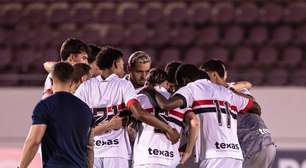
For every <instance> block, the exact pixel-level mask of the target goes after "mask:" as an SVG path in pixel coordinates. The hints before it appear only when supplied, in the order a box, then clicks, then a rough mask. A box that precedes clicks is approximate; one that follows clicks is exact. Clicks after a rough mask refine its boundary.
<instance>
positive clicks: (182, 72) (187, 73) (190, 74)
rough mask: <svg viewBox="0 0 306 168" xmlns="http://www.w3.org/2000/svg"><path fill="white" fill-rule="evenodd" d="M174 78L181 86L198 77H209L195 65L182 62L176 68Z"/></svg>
mask: <svg viewBox="0 0 306 168" xmlns="http://www.w3.org/2000/svg"><path fill="white" fill-rule="evenodd" d="M175 79H176V82H177V84H178V87H182V86H185V85H186V84H188V83H189V82H193V81H195V80H198V79H209V76H208V75H207V73H206V72H203V71H201V70H199V69H198V68H197V67H196V66H195V65H192V64H182V65H180V66H179V67H178V68H177V71H176V73H175Z"/></svg>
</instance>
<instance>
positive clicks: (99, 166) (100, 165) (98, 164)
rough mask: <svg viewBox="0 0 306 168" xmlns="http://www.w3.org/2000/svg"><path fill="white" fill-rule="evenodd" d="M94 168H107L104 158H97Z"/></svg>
mask: <svg viewBox="0 0 306 168" xmlns="http://www.w3.org/2000/svg"><path fill="white" fill-rule="evenodd" d="M93 168H105V167H103V158H101V157H95V158H94V164H93Z"/></svg>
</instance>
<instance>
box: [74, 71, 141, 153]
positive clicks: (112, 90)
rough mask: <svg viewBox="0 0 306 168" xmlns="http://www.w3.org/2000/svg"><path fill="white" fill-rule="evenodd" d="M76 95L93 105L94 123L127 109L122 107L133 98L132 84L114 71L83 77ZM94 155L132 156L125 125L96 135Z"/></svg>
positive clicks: (101, 121)
mask: <svg viewBox="0 0 306 168" xmlns="http://www.w3.org/2000/svg"><path fill="white" fill-rule="evenodd" d="M75 95H76V96H77V97H79V98H80V99H81V100H83V101H84V102H85V103H87V105H88V106H89V107H90V108H92V110H93V113H94V116H95V123H96V125H99V124H103V123H104V122H107V121H108V120H110V119H111V118H112V117H113V116H114V115H117V114H122V113H124V112H126V110H125V107H126V106H128V105H129V104H130V103H131V102H133V101H134V100H136V93H135V89H134V87H133V85H132V84H131V83H130V82H129V81H127V80H124V79H120V78H119V77H118V76H117V75H115V74H113V75H110V76H109V77H107V78H106V79H102V77H101V76H97V77H96V78H92V79H90V80H88V81H85V82H84V83H83V84H81V85H80V87H79V88H78V89H77V91H76V93H75ZM94 139H95V148H94V152H95V153H94V154H95V157H119V158H124V159H130V158H131V147H130V141H129V138H128V134H127V129H126V128H121V129H118V130H111V131H108V132H106V133H104V134H102V135H99V136H95V138H94Z"/></svg>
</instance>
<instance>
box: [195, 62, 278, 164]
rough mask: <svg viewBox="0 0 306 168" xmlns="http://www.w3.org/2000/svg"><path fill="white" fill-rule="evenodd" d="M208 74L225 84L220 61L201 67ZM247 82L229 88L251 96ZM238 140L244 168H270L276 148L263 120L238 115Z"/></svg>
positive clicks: (249, 115) (253, 115)
mask: <svg viewBox="0 0 306 168" xmlns="http://www.w3.org/2000/svg"><path fill="white" fill-rule="evenodd" d="M201 69H203V70H206V71H207V72H208V74H210V76H211V78H213V80H212V81H214V82H215V83H217V84H221V85H223V84H224V83H226V75H225V74H227V70H226V68H225V65H224V63H223V62H222V61H220V60H210V61H208V62H206V63H204V64H203V65H202V66H201ZM251 86H252V85H251V84H250V83H249V82H246V81H243V82H238V83H230V84H229V87H231V88H234V89H235V90H237V91H238V92H242V93H244V94H247V95H249V96H252V95H251V93H250V92H249V89H250V88H251ZM237 121H238V130H237V131H238V139H239V143H240V146H241V148H242V151H243V155H244V161H243V167H244V168H262V167H265V168H271V167H272V165H273V161H274V159H275V154H276V146H275V145H274V142H273V140H272V136H271V133H270V130H269V129H268V127H267V126H266V124H265V122H264V120H263V119H262V118H261V117H260V116H258V115H255V114H252V113H238V117H237Z"/></svg>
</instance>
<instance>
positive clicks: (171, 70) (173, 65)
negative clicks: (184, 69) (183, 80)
mask: <svg viewBox="0 0 306 168" xmlns="http://www.w3.org/2000/svg"><path fill="white" fill-rule="evenodd" d="M182 64H183V63H182V62H178V61H173V62H170V63H168V64H167V65H166V67H165V71H166V73H167V74H168V77H169V82H171V83H176V80H175V72H176V70H177V68H178V67H179V66H180V65H182Z"/></svg>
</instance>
